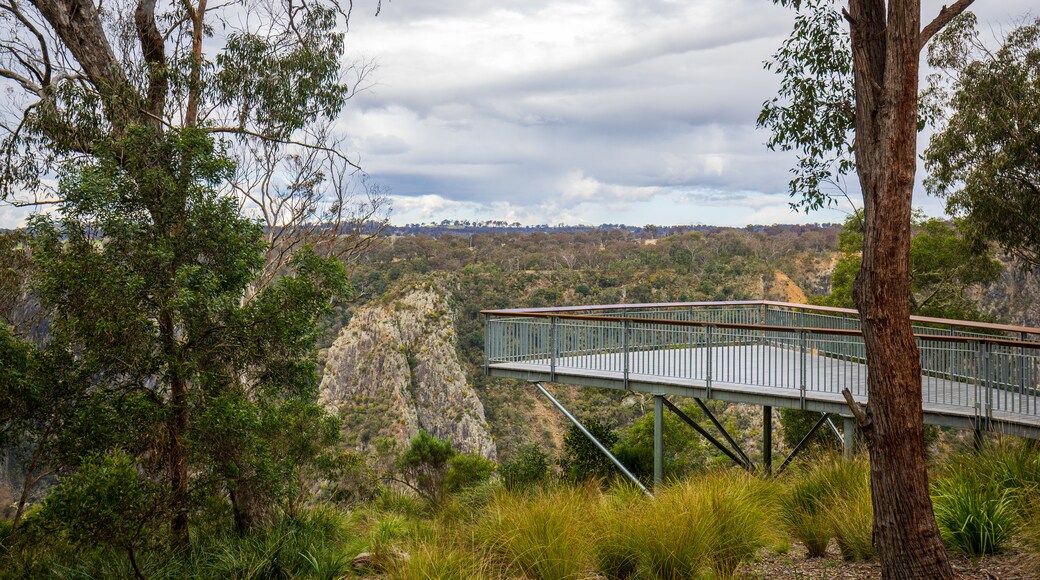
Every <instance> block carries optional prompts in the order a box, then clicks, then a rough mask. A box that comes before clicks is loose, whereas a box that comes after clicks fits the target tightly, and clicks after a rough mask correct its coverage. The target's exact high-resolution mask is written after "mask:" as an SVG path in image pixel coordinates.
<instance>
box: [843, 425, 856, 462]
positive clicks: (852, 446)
mask: <svg viewBox="0 0 1040 580" xmlns="http://www.w3.org/2000/svg"><path fill="white" fill-rule="evenodd" d="M843 443H844V444H845V445H844V447H845V459H846V460H851V459H852V456H853V455H855V452H856V420H855V419H854V418H852V417H845V437H844V438H843Z"/></svg>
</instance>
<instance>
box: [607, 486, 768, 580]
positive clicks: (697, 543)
mask: <svg viewBox="0 0 1040 580" xmlns="http://www.w3.org/2000/svg"><path fill="white" fill-rule="evenodd" d="M773 493H774V492H773V488H772V486H771V485H770V484H769V483H768V482H766V481H765V480H761V479H757V478H755V477H753V476H750V475H748V474H747V473H745V472H742V471H720V472H715V473H710V474H707V475H704V476H700V477H697V478H693V479H690V480H688V481H684V482H680V483H676V484H674V485H671V486H668V487H666V488H664V489H663V490H661V491H660V492H659V493H657V495H656V497H655V498H654V499H648V498H638V497H636V498H626V500H627V501H618V502H614V503H613V504H612V505H609V506H608V508H607V509H606V510H605V514H604V515H603V516H601V517H602V518H603V519H604V521H605V523H604V526H603V527H604V530H605V532H606V537H604V538H602V539H600V540H599V541H598V542H597V544H596V562H597V567H598V568H599V569H600V571H601V572H603V573H604V574H606V575H607V576H608V577H610V578H633V577H634V578H674V579H679V578H702V577H722V578H728V577H732V576H733V574H734V572H735V571H736V568H737V566H738V565H739V564H740V563H741V562H744V561H747V560H748V559H749V558H751V557H752V556H753V555H754V554H755V553H756V552H757V551H758V550H759V549H760V548H762V547H764V546H766V545H769V544H770V543H771V542H773V541H774V540H776V539H777V537H776V535H775V531H774V530H773V528H772V526H771V523H770V517H769V504H770V502H771V500H772V499H773Z"/></svg>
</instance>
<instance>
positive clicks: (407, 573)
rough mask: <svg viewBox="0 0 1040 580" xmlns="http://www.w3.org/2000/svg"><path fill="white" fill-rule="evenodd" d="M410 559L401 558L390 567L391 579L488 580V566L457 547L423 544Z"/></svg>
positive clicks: (415, 548) (412, 552) (419, 545)
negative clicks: (485, 579) (486, 579)
mask: <svg viewBox="0 0 1040 580" xmlns="http://www.w3.org/2000/svg"><path fill="white" fill-rule="evenodd" d="M409 555H410V557H409V558H401V559H400V560H398V561H397V563H396V565H395V566H393V568H391V573H390V577H392V578H395V579H398V580H434V579H436V580H470V579H472V580H481V579H483V578H489V577H490V575H489V574H488V571H487V569H486V568H487V565H486V564H485V563H484V562H483V561H482V560H481V559H480V558H478V557H476V556H474V555H473V554H472V553H470V552H468V551H466V550H465V549H463V548H460V547H458V546H451V545H442V544H437V543H434V544H429V543H422V544H418V545H416V546H415V547H414V548H413V549H412V550H411V551H410V552H409Z"/></svg>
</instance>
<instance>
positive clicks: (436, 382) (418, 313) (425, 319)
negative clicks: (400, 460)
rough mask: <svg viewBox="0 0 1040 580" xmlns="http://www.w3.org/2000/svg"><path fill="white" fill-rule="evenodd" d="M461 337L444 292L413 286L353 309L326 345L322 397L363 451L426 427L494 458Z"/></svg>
mask: <svg viewBox="0 0 1040 580" xmlns="http://www.w3.org/2000/svg"><path fill="white" fill-rule="evenodd" d="M455 344H456V336H455V325H454V320H453V316H452V313H451V310H450V308H449V306H448V301H447V298H446V296H445V295H444V293H443V291H441V290H440V289H435V288H433V287H430V286H418V285H416V286H413V287H412V288H410V289H408V290H407V291H406V292H404V293H402V294H400V295H399V297H397V298H396V299H394V298H388V299H387V300H386V301H383V302H382V303H373V304H369V305H366V306H365V307H363V308H361V309H359V310H358V311H357V312H356V313H355V314H354V316H353V318H351V320H350V323H349V324H348V325H347V326H346V327H345V328H343V330H341V331H340V334H339V336H338V338H337V339H336V341H335V343H333V345H332V347H331V348H330V349H329V351H328V357H327V361H326V364H325V372H324V376H323V378H322V382H321V389H320V398H321V400H322V402H323V403H324V404H325V405H326V407H328V408H329V409H330V410H332V411H333V412H335V413H338V414H339V416H340V417H341V418H342V419H343V429H344V434H345V436H346V438H347V440H348V441H351V440H353V441H354V443H355V445H356V446H357V448H358V449H360V450H362V451H370V450H373V448H374V447H379V446H381V445H382V446H385V444H386V443H391V444H395V446H396V448H397V449H402V448H404V447H405V446H406V445H407V441H408V440H409V439H410V438H411V437H413V436H414V435H416V434H417V433H418V432H419V429H424V430H426V431H427V432H429V433H430V434H432V435H434V436H435V437H437V438H439V439H451V441H452V443H453V444H454V446H455V448H456V449H458V450H460V451H464V452H467V453H473V454H476V455H481V456H483V457H485V458H487V459H490V460H492V461H494V460H496V456H497V454H496V450H495V443H494V440H493V439H492V437H491V433H490V431H489V429H488V425H487V421H486V419H485V417H484V407H483V405H482V404H481V402H480V399H479V398H478V397H477V393H476V391H475V390H474V389H473V387H472V386H471V385H469V384H467V382H466V375H465V373H463V371H462V367H461V365H460V364H459V360H458V356H457V354H456V351H455Z"/></svg>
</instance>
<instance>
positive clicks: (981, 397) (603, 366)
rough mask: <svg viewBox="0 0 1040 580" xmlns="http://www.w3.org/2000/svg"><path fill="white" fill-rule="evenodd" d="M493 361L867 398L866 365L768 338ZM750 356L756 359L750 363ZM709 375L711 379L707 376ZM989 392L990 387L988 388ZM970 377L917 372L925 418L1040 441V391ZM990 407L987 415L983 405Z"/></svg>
mask: <svg viewBox="0 0 1040 580" xmlns="http://www.w3.org/2000/svg"><path fill="white" fill-rule="evenodd" d="M625 359H626V356H625V355H624V354H622V353H607V354H588V355H580V356H560V357H557V358H555V360H554V361H550V360H549V359H542V360H537V359H536V360H528V361H523V362H496V363H493V364H489V365H488V369H487V370H488V374H489V375H491V376H496V377H507V378H514V379H522V380H526V381H537V382H555V383H565V384H573V385H583V386H590V387H600V388H610V389H617V390H629V391H637V392H643V393H650V394H654V395H675V396H682V397H697V398H702V399H716V400H721V401H728V402H734V403H749V404H753V405H760V406H763V407H784V408H792V409H804V410H808V411H817V412H821V413H828V414H837V415H844V416H848V415H849V410H848V407H847V405H846V403H845V400H844V398H843V397H842V395H841V390H842V389H844V388H848V389H849V390H850V391H851V392H852V393H853V396H854V397H855V398H856V400H858V401H860V402H865V401H866V392H867V386H866V382H867V368H866V365H865V364H863V363H861V362H857V361H854V360H846V359H842V358H836V357H834V356H827V355H823V354H817V353H806V352H799V351H797V350H793V349H790V348H784V347H778V346H771V345H768V344H756V345H744V346H725V347H714V348H711V349H710V350H709V349H707V348H670V349H658V350H645V351H634V352H630V353H628V355H627V360H625ZM748 361H754V364H747V362H748ZM709 377H714V378H709ZM991 393H992V391H991ZM988 396H989V397H990V399H991V400H985V399H986V398H987V394H986V391H985V390H983V389H980V388H979V387H978V385H976V384H974V383H972V382H969V381H959V380H950V379H948V378H942V377H938V376H931V375H923V376H922V398H923V401H924V420H925V422H926V423H928V424H932V425H939V426H943V427H953V428H960V429H972V430H987V431H991V432H997V433H1005V434H1010V435H1016V436H1020V437H1028V438H1032V439H1040V416H1038V415H1037V411H1038V407H1037V406H1038V405H1040V396H1038V394H1037V393H1036V392H1035V391H1034V390H1033V389H1028V390H1027V389H1015V388H1013V387H1009V388H1007V389H1002V390H999V391H998V392H997V393H996V394H990V395H988ZM987 406H989V407H990V408H991V410H990V412H989V417H988V418H987V417H984V416H982V409H984V408H986V407H987Z"/></svg>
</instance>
